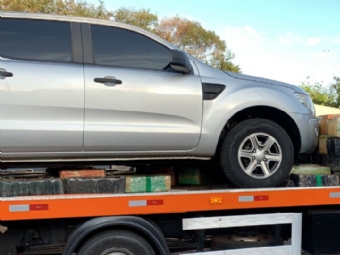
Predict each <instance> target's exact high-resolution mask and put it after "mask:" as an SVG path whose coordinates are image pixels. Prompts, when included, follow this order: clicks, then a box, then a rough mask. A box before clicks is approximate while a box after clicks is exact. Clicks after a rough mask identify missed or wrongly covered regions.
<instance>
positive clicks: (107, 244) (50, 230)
mask: <svg viewBox="0 0 340 255" xmlns="http://www.w3.org/2000/svg"><path fill="white" fill-rule="evenodd" d="M339 204H340V187H309V188H307V187H305V188H299V187H290V188H289V187H282V188H265V189H235V188H233V189H219V188H216V187H215V188H209V187H207V188H205V189H202V188H200V189H196V190H195V189H192V188H191V189H179V190H176V189H174V190H171V191H169V192H153V193H137V194H131V193H130V194H126V193H125V194H82V195H43V196H28V197H6V198H5V197H2V198H1V201H0V231H1V233H0V254H1V255H15V254H21V253H20V252H23V254H63V255H72V254H80V255H83V254H89V255H90V254H91V255H92V254H99V255H118V254H119V255H122V254H124V255H130V254H132V255H148V254H150V255H152V254H160V255H167V254H189V253H191V254H197V255H203V254H204V255H222V254H223V255H225V254H246V253H247V254H248V253H249V254H287V255H288V254H291V255H297V254H301V247H302V244H301V243H302V239H303V240H304V242H305V246H309V247H312V248H311V250H312V252H313V253H315V254H317V253H319V252H320V253H321V252H325V253H327V251H332V249H334V248H332V247H331V246H332V245H328V246H327V247H322V244H323V243H326V244H327V243H328V244H329V241H331V240H333V241H334V238H336V237H337V236H339V233H335V232H334V231H333V230H334V228H338V227H336V226H337V224H339V223H340V220H339V216H340V213H339V211H340V210H339ZM318 215H319V216H320V217H319V218H317V216H318ZM330 215H331V216H332V217H333V218H331V220H329V217H328V216H330ZM315 216H316V219H318V220H316V221H317V223H316V224H319V225H320V227H319V229H318V230H317V227H315V226H314V224H315ZM321 216H322V217H321ZM332 219H333V220H332ZM329 221H331V223H330V222H329ZM302 222H303V223H302ZM287 224H288V225H287ZM327 224H328V225H327ZM329 225H331V226H333V230H332V229H331V228H328V227H327V226H329ZM263 226H267V228H265V229H266V230H265V231H268V233H269V235H268V234H259V233H263V230H262V228H263ZM234 228H237V229H238V230H239V229H241V232H237V233H238V234H228V233H230V232H228V231H231V229H234ZM302 228H303V231H302ZM313 228H314V229H313ZM250 229H251V230H250ZM254 229H256V231H259V232H256V231H255V232H254ZM243 230H244V231H243ZM233 231H234V230H233ZM261 231H262V232H261ZM315 231H318V233H315ZM338 232H339V231H338ZM233 233H234V232H233ZM240 233H241V234H240ZM242 233H246V234H245V235H244V234H242ZM254 233H255V234H254ZM285 233H286V235H285ZM218 235H219V237H221V238H219V237H217V236H218ZM213 236H215V238H214V237H213ZM268 236H271V238H272V240H271V241H270V240H268V239H267V238H268ZM216 237H217V238H216ZM231 237H232V238H231ZM302 237H303V238H302ZM313 237H314V239H313ZM315 237H317V238H318V237H320V238H321V239H322V240H324V241H320V244H319V246H318V247H316V245H318V243H317V239H315ZM252 238H253V239H252ZM257 239H258V240H257ZM285 239H287V240H288V239H289V240H290V242H289V243H288V244H287V243H286V245H282V243H283V242H282V241H283V240H285ZM321 239H320V240H321ZM325 240H326V241H325ZM327 240H329V241H327ZM262 245H264V246H265V247H261V246H262ZM313 245H314V246H313ZM334 245H335V246H338V247H339V245H338V243H336V241H335V244H334ZM268 246H269V247H268ZM18 247H19V248H18ZM231 248H240V249H231ZM313 249H314V250H313ZM190 250H191V252H190ZM175 252H177V253H175ZM192 252H194V253H192Z"/></svg>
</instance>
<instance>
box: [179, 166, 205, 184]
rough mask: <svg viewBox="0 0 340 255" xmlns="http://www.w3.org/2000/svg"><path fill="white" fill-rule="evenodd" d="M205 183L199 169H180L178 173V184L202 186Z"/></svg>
mask: <svg viewBox="0 0 340 255" xmlns="http://www.w3.org/2000/svg"><path fill="white" fill-rule="evenodd" d="M206 182H207V180H206V178H205V175H204V174H203V172H202V170H201V169H200V168H186V169H181V171H180V172H179V173H178V183H179V184H189V185H202V184H205V183H206Z"/></svg>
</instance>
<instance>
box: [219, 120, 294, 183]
mask: <svg viewBox="0 0 340 255" xmlns="http://www.w3.org/2000/svg"><path fill="white" fill-rule="evenodd" d="M293 162H294V147H293V144H292V141H291V139H290V137H289V136H288V134H287V133H286V131H285V130H284V129H283V128H281V127H280V126H279V125H278V124H276V123H275V122H273V121H270V120H266V119H250V120H246V121H243V122H241V123H239V124H238V125H236V126H235V127H234V128H233V129H232V130H231V131H230V132H229V133H228V134H227V136H226V137H225V139H224V141H223V144H222V147H221V165H222V169H223V171H224V173H225V174H226V176H227V178H228V179H229V180H230V181H231V182H233V183H234V184H235V185H236V186H238V187H245V188H246V187H249V188H258V187H276V186H278V185H280V184H281V183H282V182H283V181H284V180H285V178H287V176H288V175H289V173H290V171H291V169H292V166H293Z"/></svg>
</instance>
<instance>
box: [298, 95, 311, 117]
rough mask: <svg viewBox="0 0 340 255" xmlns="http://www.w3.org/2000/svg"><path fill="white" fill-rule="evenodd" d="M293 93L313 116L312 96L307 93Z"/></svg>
mask: <svg viewBox="0 0 340 255" xmlns="http://www.w3.org/2000/svg"><path fill="white" fill-rule="evenodd" d="M294 95H295V96H296V98H297V99H299V101H300V102H301V103H302V104H303V105H304V106H305V107H306V108H307V109H309V110H310V111H311V112H312V113H313V115H314V116H315V108H314V104H313V101H312V98H311V97H310V96H309V95H306V94H301V93H294Z"/></svg>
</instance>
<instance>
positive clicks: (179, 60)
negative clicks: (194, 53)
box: [170, 50, 192, 74]
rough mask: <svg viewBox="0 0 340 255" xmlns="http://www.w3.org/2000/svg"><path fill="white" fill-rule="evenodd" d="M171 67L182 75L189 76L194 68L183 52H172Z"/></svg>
mask: <svg viewBox="0 0 340 255" xmlns="http://www.w3.org/2000/svg"><path fill="white" fill-rule="evenodd" d="M170 66H171V67H172V68H173V69H174V70H176V71H177V72H180V73H184V74H188V73H191V72H192V66H191V64H190V60H189V57H188V56H187V54H186V53H184V52H183V51H179V50H172V52H171V57H170Z"/></svg>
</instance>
